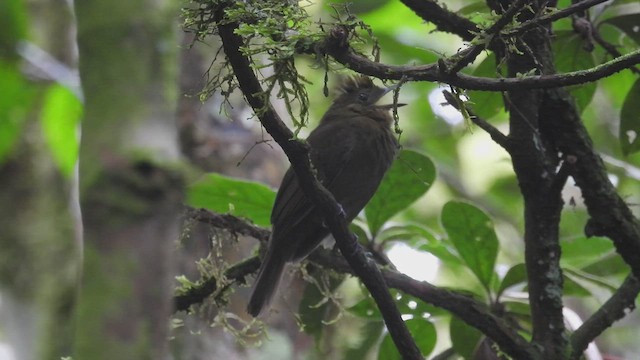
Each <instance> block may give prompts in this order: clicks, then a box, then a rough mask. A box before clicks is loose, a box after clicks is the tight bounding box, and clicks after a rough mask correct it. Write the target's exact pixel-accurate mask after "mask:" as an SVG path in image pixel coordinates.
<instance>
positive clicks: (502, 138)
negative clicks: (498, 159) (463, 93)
mask: <svg viewBox="0 0 640 360" xmlns="http://www.w3.org/2000/svg"><path fill="white" fill-rule="evenodd" d="M442 93H443V94H444V98H445V99H446V100H447V103H449V105H451V106H453V107H454V108H456V109H457V110H458V111H460V110H461V109H460V106H464V107H465V109H464V111H465V112H466V113H467V114H469V119H471V121H473V123H474V124H476V125H478V127H479V128H481V129H482V130H484V131H486V132H487V133H488V134H489V135H490V136H491V139H493V141H495V142H496V144H498V145H500V146H502V148H503V149H505V150H507V152H509V138H508V137H507V136H506V135H505V134H503V133H502V132H501V131H500V130H498V129H496V127H495V126H493V125H491V124H489V122H488V121H486V120H484V119H483V118H481V117H479V116H478V115H476V114H475V113H474V112H473V110H471V109H469V108H468V107H467V106H466V105H465V104H464V103H462V104H459V103H458V101H456V98H455V97H454V96H453V94H451V92H449V91H447V90H444V91H443V92H442Z"/></svg>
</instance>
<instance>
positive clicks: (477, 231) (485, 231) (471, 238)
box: [442, 201, 498, 289]
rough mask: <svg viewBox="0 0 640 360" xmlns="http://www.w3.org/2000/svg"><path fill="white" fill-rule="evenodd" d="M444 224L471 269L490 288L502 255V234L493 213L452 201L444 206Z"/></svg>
mask: <svg viewBox="0 0 640 360" xmlns="http://www.w3.org/2000/svg"><path fill="white" fill-rule="evenodd" d="M442 225H443V227H444V228H445V230H446V231H447V234H449V239H451V242H452V243H453V245H454V246H455V247H456V249H457V250H458V253H460V256H461V257H462V259H463V260H464V262H465V263H466V264H467V266H468V267H469V269H471V271H472V272H473V273H474V274H475V275H476V276H477V277H478V279H479V280H480V282H481V283H482V284H483V285H484V287H485V288H486V289H488V288H489V286H490V285H491V279H492V277H493V276H494V272H493V267H494V265H495V263H496V257H497V256H498V237H497V236H496V233H495V231H494V230H493V223H492V221H491V219H490V218H489V216H487V214H485V213H484V212H483V211H482V210H480V209H478V208H477V207H475V206H473V205H471V204H468V203H464V202H457V201H450V202H448V203H446V204H445V205H444V207H443V208H442Z"/></svg>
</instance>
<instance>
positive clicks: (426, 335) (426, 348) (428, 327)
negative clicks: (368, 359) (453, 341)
mask: <svg viewBox="0 0 640 360" xmlns="http://www.w3.org/2000/svg"><path fill="white" fill-rule="evenodd" d="M405 324H406V325H407V328H408V329H409V331H410V332H411V334H412V335H413V338H414V340H415V341H416V345H418V349H420V353H422V356H425V357H426V356H428V355H429V354H431V352H432V351H433V349H434V348H435V346H436V340H437V332H436V327H435V326H434V325H433V324H432V323H431V322H430V321H429V320H427V319H423V318H413V319H409V320H407V321H405ZM378 359H379V360H388V359H402V357H401V356H400V353H398V349H397V348H396V346H395V344H394V343H393V340H392V339H391V335H389V334H386V335H385V336H384V338H383V339H382V343H381V344H380V351H379V352H378Z"/></svg>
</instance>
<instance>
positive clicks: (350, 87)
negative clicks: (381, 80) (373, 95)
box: [338, 75, 375, 95]
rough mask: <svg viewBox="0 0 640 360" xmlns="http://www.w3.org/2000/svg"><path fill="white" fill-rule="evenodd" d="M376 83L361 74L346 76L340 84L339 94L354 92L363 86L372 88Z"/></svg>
mask: <svg viewBox="0 0 640 360" xmlns="http://www.w3.org/2000/svg"><path fill="white" fill-rule="evenodd" d="M374 86H375V85H374V84H373V81H372V80H371V78H369V77H368V76H364V75H360V76H349V77H347V78H345V79H344V80H343V81H342V82H341V83H340V85H339V86H338V94H339V95H340V94H347V93H353V92H355V91H357V90H358V89H363V88H369V89H370V88H372V87H374Z"/></svg>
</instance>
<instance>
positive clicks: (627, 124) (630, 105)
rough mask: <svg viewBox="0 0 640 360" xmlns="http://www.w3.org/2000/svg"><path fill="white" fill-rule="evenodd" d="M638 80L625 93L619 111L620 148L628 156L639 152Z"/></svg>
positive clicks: (639, 110)
mask: <svg viewBox="0 0 640 360" xmlns="http://www.w3.org/2000/svg"><path fill="white" fill-rule="evenodd" d="M639 99H640V80H637V81H636V82H635V83H634V84H633V87H632V88H631V90H629V92H628V93H627V96H626V97H625V99H624V104H622V110H621V111H620V133H619V135H618V136H619V138H620V146H621V147H622V153H624V154H625V155H629V154H632V153H635V152H637V151H638V150H640V101H639Z"/></svg>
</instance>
